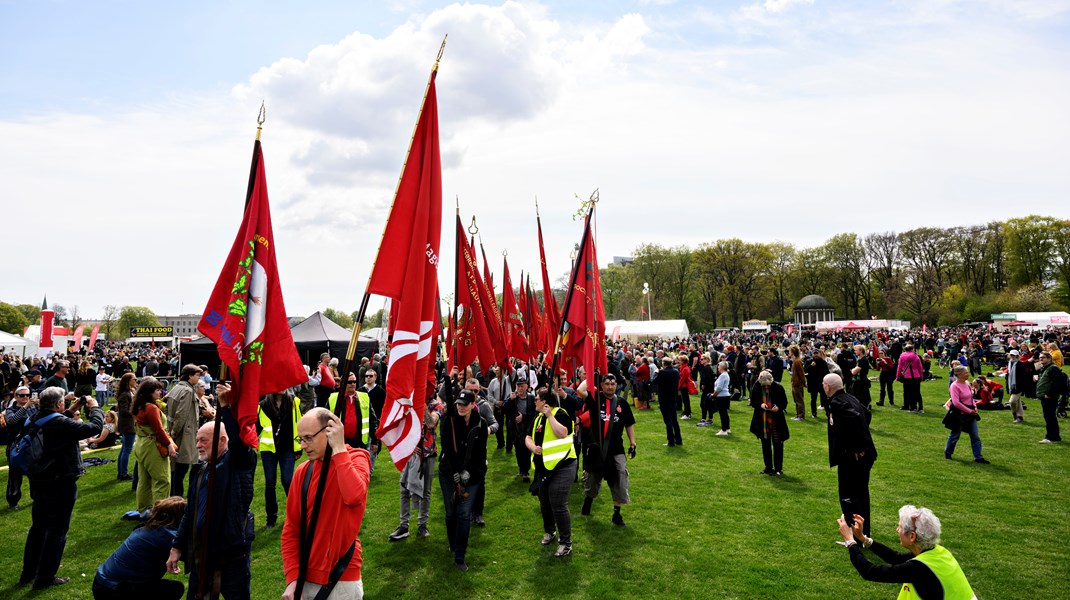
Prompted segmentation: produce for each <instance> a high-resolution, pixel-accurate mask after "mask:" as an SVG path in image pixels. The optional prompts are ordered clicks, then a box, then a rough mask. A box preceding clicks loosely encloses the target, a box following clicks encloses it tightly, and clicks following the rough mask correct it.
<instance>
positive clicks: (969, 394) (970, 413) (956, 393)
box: [944, 365, 988, 465]
mask: <svg viewBox="0 0 1070 600" xmlns="http://www.w3.org/2000/svg"><path fill="white" fill-rule="evenodd" d="M952 372H953V373H954V375H955V383H952V384H951V410H955V411H958V413H959V419H960V425H959V427H957V428H955V429H952V430H951V433H950V434H948V436H947V445H946V446H945V447H944V458H946V459H948V460H951V455H952V454H954V453H955V444H957V443H958V441H959V436H961V435H962V431H963V430H965V431H966V433H967V434H969V436H970V446H972V447H973V461H974V462H976V463H981V464H985V465H987V464H988V461H987V460H985V457H984V456H982V455H981V436H980V435H978V433H977V406H976V405H975V404H974V402H973V390H972V389H971V388H970V384H968V383H966V379H968V378H969V377H970V370H969V369H968V368H966V367H964V366H962V365H959V366H957V367H955V369H954V371H952Z"/></svg>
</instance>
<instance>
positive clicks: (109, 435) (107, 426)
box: [86, 410, 119, 448]
mask: <svg viewBox="0 0 1070 600" xmlns="http://www.w3.org/2000/svg"><path fill="white" fill-rule="evenodd" d="M118 420H119V415H118V414H116V412H115V411H114V410H109V411H108V412H106V413H104V428H103V429H101V430H100V435H98V436H97V437H91V438H89V439H88V440H86V442H87V443H88V444H89V447H90V448H111V447H112V446H114V445H115V443H116V442H117V441H118V440H119V438H118V436H116V435H115V424H116V422H117V421H118Z"/></svg>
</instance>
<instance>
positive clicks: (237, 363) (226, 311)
mask: <svg viewBox="0 0 1070 600" xmlns="http://www.w3.org/2000/svg"><path fill="white" fill-rule="evenodd" d="M265 177H266V175H265V172H264V156H263V153H262V152H261V148H260V139H259V134H258V137H257V140H256V143H255V145H254V146H253V173H252V176H251V178H250V181H249V197H248V200H247V201H246V206H245V216H244V218H243V219H242V224H241V228H240V229H239V231H238V237H237V238H236V239H235V240H234V245H233V246H232V247H231V249H230V255H229V256H228V257H227V261H226V263H224V265H223V271H222V272H221V273H220V274H219V280H218V281H217V282H216V285H215V289H214V290H213V291H212V295H211V297H210V298H209V299H208V306H207V307H205V310H204V316H202V317H201V321H200V323H199V324H198V325H197V329H198V330H199V331H200V332H201V333H203V334H204V335H205V336H206V337H208V338H209V339H211V340H212V341H214V342H215V343H216V345H217V349H218V351H219V358H220V359H221V360H222V361H223V363H224V364H226V365H227V367H228V368H229V369H230V370H231V372H233V373H234V374H235V376H236V377H237V381H236V382H235V385H234V386H233V387H234V388H235V389H234V393H235V395H236V397H235V398H234V399H233V401H232V407H233V411H234V416H235V418H236V419H237V421H238V424H239V425H240V427H241V439H242V441H243V442H245V445H247V446H249V447H250V448H256V447H257V442H258V438H257V435H256V419H257V409H258V408H259V406H260V404H259V402H260V397H261V396H264V395H266V394H273V393H275V392H280V391H282V390H285V389H287V388H289V387H293V386H295V385H297V384H299V383H304V382H306V381H308V376H307V375H306V374H305V368H304V366H303V365H302V364H301V357H300V356H299V355H298V354H297V348H296V347H295V346H294V341H293V335H292V334H291V333H290V325H289V322H288V321H287V319H286V306H285V305H284V304H283V301H282V285H281V284H280V283H279V269H278V265H277V263H276V262H275V236H274V233H273V232H272V229H271V209H270V207H269V206H268V193H267V181H266V179H265Z"/></svg>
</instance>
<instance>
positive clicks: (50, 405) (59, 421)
mask: <svg viewBox="0 0 1070 600" xmlns="http://www.w3.org/2000/svg"><path fill="white" fill-rule="evenodd" d="M65 396H66V393H65V392H64V391H63V388H60V387H49V388H45V390H44V391H43V392H41V395H40V397H39V401H40V404H41V410H40V412H38V413H37V417H36V421H40V420H41V419H43V418H45V417H48V416H49V415H51V414H53V413H63V412H64V411H65V409H66V408H67V406H66V400H65ZM83 401H84V403H85V406H86V407H88V408H89V422H83V423H79V422H78V421H75V420H74V419H71V418H69V417H67V416H66V415H63V414H61V415H60V416H58V417H54V418H52V419H51V420H50V421H49V422H48V423H45V424H44V425H43V426H42V427H41V432H42V434H43V435H44V453H43V454H42V456H41V463H40V464H43V465H45V466H44V468H43V469H41V470H40V471H39V472H37V473H30V474H27V478H28V479H29V480H30V497H31V498H33V515H32V520H31V522H30V531H29V532H28V533H27V534H26V548H25V551H24V552H23V557H22V575H21V577H19V583H20V584H23V585H24V584H27V583H30V582H31V581H32V582H33V589H35V590H41V589H44V588H47V587H49V586H53V585H63V584H65V583H67V582H69V581H70V580H71V578H70V577H57V576H56V572H57V571H58V570H59V563H60V560H61V559H62V558H63V548H64V546H65V545H66V543H67V530H68V529H70V526H71V514H72V513H73V512H74V500H75V498H77V496H78V478H79V477H80V476H81V475H82V474H83V473H85V467H84V466H83V465H82V453H81V450H79V448H78V442H79V440H84V439H86V438H91V437H94V436H96V435H99V434H100V430H101V429H103V427H104V412H103V411H101V410H100V408H99V407H98V406H97V401H96V399H95V398H91V397H89V396H86V397H85V399H84V400H80V401H78V402H77V403H76V404H78V403H81V402H83ZM73 408H75V407H72V409H73Z"/></svg>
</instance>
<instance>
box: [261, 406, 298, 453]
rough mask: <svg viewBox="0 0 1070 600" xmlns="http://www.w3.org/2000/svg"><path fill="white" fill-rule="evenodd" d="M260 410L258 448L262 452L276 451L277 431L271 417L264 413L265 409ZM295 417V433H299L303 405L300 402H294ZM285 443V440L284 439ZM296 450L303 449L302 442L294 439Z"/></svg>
mask: <svg viewBox="0 0 1070 600" xmlns="http://www.w3.org/2000/svg"><path fill="white" fill-rule="evenodd" d="M258 410H259V411H260V415H259V418H260V427H261V430H260V442H259V443H258V444H257V447H256V448H257V450H259V451H261V452H274V451H275V432H274V431H273V429H272V427H271V419H270V418H269V417H268V416H267V415H265V414H264V409H258ZM291 416H292V417H293V421H294V427H293V432H294V435H295V436H296V435H297V422H298V421H300V420H301V406H300V403H299V402H293V415H291ZM283 443H285V440H283ZM293 444H294V452H300V451H301V444H300V443H298V442H297V441H294V443H293Z"/></svg>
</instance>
